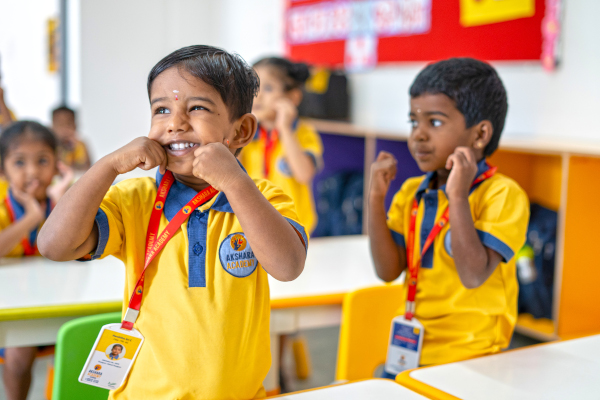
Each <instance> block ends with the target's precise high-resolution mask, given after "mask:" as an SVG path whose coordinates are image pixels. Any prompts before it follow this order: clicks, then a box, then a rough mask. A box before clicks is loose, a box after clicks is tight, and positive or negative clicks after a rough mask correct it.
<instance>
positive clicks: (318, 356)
mask: <svg viewBox="0 0 600 400" xmlns="http://www.w3.org/2000/svg"><path fill="white" fill-rule="evenodd" d="M302 335H303V336H304V338H305V339H306V342H307V343H308V348H309V354H310V359H311V364H312V374H311V376H310V377H309V378H308V379H305V380H298V379H296V378H295V368H294V361H293V359H292V351H291V347H290V346H288V348H286V351H285V353H284V359H283V363H284V366H285V371H286V372H285V382H286V386H287V390H288V391H296V390H303V389H309V388H313V387H319V386H325V385H328V384H330V383H331V382H333V380H334V378H335V363H336V354H337V345H338V335H339V328H326V329H313V330H308V331H305V332H302ZM535 343H538V341H536V340H534V339H530V338H528V337H525V336H522V335H519V334H515V335H514V337H513V341H512V343H511V346H510V347H511V348H517V347H523V346H529V345H532V344H535ZM51 362H52V357H44V358H40V359H37V360H36V362H35V364H34V372H33V374H34V378H33V385H32V388H31V393H30V395H29V400H43V399H44V393H45V385H46V371H47V367H48V364H49V363H51ZM1 374H2V365H0V375H1ZM0 400H6V395H5V394H4V385H3V384H2V382H0Z"/></svg>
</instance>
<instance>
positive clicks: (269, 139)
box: [259, 126, 279, 178]
mask: <svg viewBox="0 0 600 400" xmlns="http://www.w3.org/2000/svg"><path fill="white" fill-rule="evenodd" d="M259 129H260V130H259V133H260V139H261V140H262V141H263V142H264V143H265V159H264V173H265V175H264V177H265V178H269V172H270V170H271V160H272V159H273V153H274V152H275V147H276V146H277V143H278V142H279V133H278V132H277V131H276V130H275V129H273V130H272V131H271V134H269V132H267V130H266V129H265V128H263V127H262V126H261V127H260V128H259Z"/></svg>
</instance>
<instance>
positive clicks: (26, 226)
mask: <svg viewBox="0 0 600 400" xmlns="http://www.w3.org/2000/svg"><path fill="white" fill-rule="evenodd" d="M0 158H1V159H2V175H3V176H4V178H6V180H7V181H8V182H9V183H10V190H9V191H8V195H7V196H6V197H5V198H4V199H2V200H1V203H0V257H23V256H35V255H39V252H38V251H37V247H36V239H37V234H38V230H39V228H40V226H41V225H42V224H43V222H44V221H45V220H46V218H47V217H48V215H49V214H50V210H51V200H50V196H49V191H50V190H49V186H50V184H51V183H52V179H53V177H54V175H56V173H57V159H56V139H55V137H54V135H53V134H52V132H51V131H50V130H49V129H48V128H46V127H44V126H43V125H40V124H38V123H37V122H32V121H20V122H16V123H14V124H13V125H11V126H10V127H9V128H8V129H6V130H5V131H4V132H2V135H0ZM71 177H72V176H69V177H67V178H66V179H67V180H68V181H70V178H71ZM57 185H58V186H60V187H59V192H60V193H61V194H62V193H64V190H65V189H66V185H65V184H64V183H63V182H61V183H58V184H57ZM55 189H56V188H55ZM59 192H56V190H55V193H59ZM36 353H37V347H14V348H6V349H5V354H4V358H5V365H4V371H3V379H4V385H5V387H6V393H7V397H8V399H9V400H16V399H25V398H26V397H27V392H28V391H29V386H30V383H31V366H32V364H33V360H34V358H35V355H36Z"/></svg>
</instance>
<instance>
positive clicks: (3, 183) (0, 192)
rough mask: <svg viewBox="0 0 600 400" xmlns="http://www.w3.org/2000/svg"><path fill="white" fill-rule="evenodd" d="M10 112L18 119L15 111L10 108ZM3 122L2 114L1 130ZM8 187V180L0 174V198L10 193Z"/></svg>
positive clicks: (12, 116) (13, 117)
mask: <svg viewBox="0 0 600 400" xmlns="http://www.w3.org/2000/svg"><path fill="white" fill-rule="evenodd" d="M8 112H9V113H10V116H11V118H12V120H13V121H16V120H17V117H16V116H15V114H13V112H12V111H10V110H8ZM3 123H4V122H3V119H2V116H1V115H0V132H2V129H1V125H2V124H3ZM0 161H2V160H0ZM8 187H9V184H8V181H7V180H6V179H4V178H3V177H1V176H0V200H2V199H4V198H5V197H6V194H7V193H8Z"/></svg>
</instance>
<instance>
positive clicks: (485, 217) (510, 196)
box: [474, 176, 529, 262]
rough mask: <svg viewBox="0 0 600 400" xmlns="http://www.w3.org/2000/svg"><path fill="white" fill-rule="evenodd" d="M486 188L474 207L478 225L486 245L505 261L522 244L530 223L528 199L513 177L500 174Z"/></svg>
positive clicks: (479, 233)
mask: <svg viewBox="0 0 600 400" xmlns="http://www.w3.org/2000/svg"><path fill="white" fill-rule="evenodd" d="M490 183H491V185H490V186H489V187H488V188H486V190H485V191H484V192H483V193H482V195H481V197H480V198H479V199H478V206H477V207H476V209H475V214H476V215H475V216H474V219H475V229H477V234H478V235H479V238H480V239H481V242H482V243H483V245H484V246H486V247H488V248H490V249H492V250H494V251H496V252H497V253H498V254H500V255H501V256H502V258H503V259H504V262H508V261H510V259H511V258H513V256H514V255H515V253H516V252H517V251H519V250H520V249H521V247H523V244H524V243H525V239H526V235H527V225H528V224H529V199H528V198H527V194H526V193H525V191H524V190H523V189H521V188H520V187H519V185H517V184H516V183H515V182H514V181H513V180H511V179H509V178H506V177H503V176H500V177H499V179H497V180H496V181H495V182H490Z"/></svg>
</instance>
